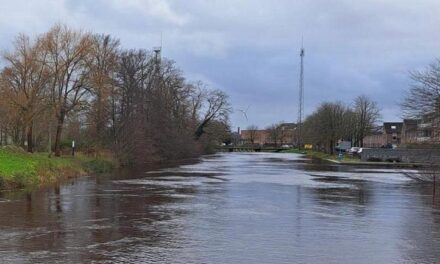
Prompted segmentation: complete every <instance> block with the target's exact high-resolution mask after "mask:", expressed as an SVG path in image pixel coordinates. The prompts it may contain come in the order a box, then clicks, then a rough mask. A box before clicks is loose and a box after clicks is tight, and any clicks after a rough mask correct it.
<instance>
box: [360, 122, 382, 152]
mask: <svg viewBox="0 0 440 264" xmlns="http://www.w3.org/2000/svg"><path fill="white" fill-rule="evenodd" d="M363 141H364V147H365V148H380V147H382V146H385V145H386V144H387V136H386V135H385V133H384V127H383V126H378V127H375V128H374V129H373V131H372V133H371V134H370V135H368V136H366V137H364V140H363Z"/></svg>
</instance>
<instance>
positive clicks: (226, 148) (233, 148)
mask: <svg viewBox="0 0 440 264" xmlns="http://www.w3.org/2000/svg"><path fill="white" fill-rule="evenodd" d="M217 150H219V151H222V152H281V151H282V150H286V148H282V147H261V146H255V147H252V146H221V147H217Z"/></svg>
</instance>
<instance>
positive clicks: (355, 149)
mask: <svg viewBox="0 0 440 264" xmlns="http://www.w3.org/2000/svg"><path fill="white" fill-rule="evenodd" d="M360 149H361V148H359V147H351V148H350V149H348V150H347V153H348V154H350V155H354V154H356V153H358V152H359V150H360Z"/></svg>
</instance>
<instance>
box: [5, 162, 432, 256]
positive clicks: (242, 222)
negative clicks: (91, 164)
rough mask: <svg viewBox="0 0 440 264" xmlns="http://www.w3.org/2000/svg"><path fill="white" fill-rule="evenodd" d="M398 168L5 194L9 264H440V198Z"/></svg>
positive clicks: (230, 171)
mask: <svg viewBox="0 0 440 264" xmlns="http://www.w3.org/2000/svg"><path fill="white" fill-rule="evenodd" d="M432 193H433V191H432V186H431V185H430V184H427V183H422V182H419V181H416V180H413V179H412V178H409V177H406V176H405V175H404V174H403V173H402V172H401V171H398V170H393V169H381V168H379V169H377V168H376V169H371V168H353V167H347V166H338V165H331V164H327V163H322V162H318V161H313V160H310V159H306V158H304V157H301V156H300V155H296V154H275V153H221V154H216V155H212V156H205V157H203V158H202V159H201V160H200V161H199V162H197V163H194V164H187V165H182V166H179V167H174V168H165V169H160V170H153V171H142V172H137V173H121V174H119V175H118V174H116V175H102V176H98V177H82V178H77V179H74V180H72V181H68V182H66V183H63V184H61V185H55V186H51V187H45V188H41V189H39V190H35V191H32V192H24V191H21V192H2V193H1V194H0V262H1V263H438V262H440V199H437V197H434V196H433V195H432Z"/></svg>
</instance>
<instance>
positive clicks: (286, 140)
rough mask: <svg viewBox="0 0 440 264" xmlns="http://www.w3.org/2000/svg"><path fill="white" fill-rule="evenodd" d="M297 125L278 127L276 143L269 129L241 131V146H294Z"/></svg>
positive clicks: (288, 124) (287, 124)
mask: <svg viewBox="0 0 440 264" xmlns="http://www.w3.org/2000/svg"><path fill="white" fill-rule="evenodd" d="M296 127H297V125H296V124H295V123H281V124H280V125H278V127H277V129H276V130H277V131H276V134H277V135H276V141H277V142H275V139H274V137H273V135H271V131H270V130H269V129H258V130H241V133H240V138H241V144H244V145H246V144H252V143H253V144H255V145H261V146H262V145H273V144H292V143H294V142H295V135H296Z"/></svg>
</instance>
